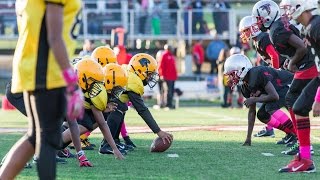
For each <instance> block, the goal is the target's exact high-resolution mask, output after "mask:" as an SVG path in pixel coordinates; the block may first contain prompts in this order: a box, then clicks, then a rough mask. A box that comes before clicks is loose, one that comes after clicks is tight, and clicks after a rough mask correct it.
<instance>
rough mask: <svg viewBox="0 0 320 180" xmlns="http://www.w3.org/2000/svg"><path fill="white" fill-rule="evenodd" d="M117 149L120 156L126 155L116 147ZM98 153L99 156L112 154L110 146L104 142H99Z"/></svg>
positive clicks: (124, 151) (125, 152)
mask: <svg viewBox="0 0 320 180" xmlns="http://www.w3.org/2000/svg"><path fill="white" fill-rule="evenodd" d="M117 148H118V149H119V151H120V152H121V154H122V155H127V151H126V150H124V149H122V148H119V147H118V146H117ZM99 153H100V154H113V149H112V148H111V146H110V145H109V144H108V143H107V142H105V141H104V140H103V141H102V142H101V145H100V148H99Z"/></svg>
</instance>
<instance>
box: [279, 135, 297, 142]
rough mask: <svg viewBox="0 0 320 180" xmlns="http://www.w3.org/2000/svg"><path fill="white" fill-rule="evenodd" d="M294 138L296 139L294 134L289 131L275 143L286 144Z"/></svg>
mask: <svg viewBox="0 0 320 180" xmlns="http://www.w3.org/2000/svg"><path fill="white" fill-rule="evenodd" d="M296 140H297V138H296V135H294V134H291V133H289V134H287V135H286V136H285V137H284V138H282V139H281V140H280V141H278V142H277V144H288V143H290V142H291V141H296Z"/></svg>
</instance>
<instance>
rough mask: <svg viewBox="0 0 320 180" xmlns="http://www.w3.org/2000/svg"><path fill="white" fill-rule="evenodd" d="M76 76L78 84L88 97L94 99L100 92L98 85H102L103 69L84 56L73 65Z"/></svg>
mask: <svg viewBox="0 0 320 180" xmlns="http://www.w3.org/2000/svg"><path fill="white" fill-rule="evenodd" d="M75 70H76V72H77V75H78V84H79V86H80V87H81V88H82V90H83V91H84V92H88V94H89V97H91V98H92V97H95V96H96V95H98V94H99V93H100V92H101V90H102V89H101V88H100V87H99V86H98V84H99V83H102V84H103V83H104V73H103V68H102V67H101V65H100V64H99V63H97V62H96V61H94V60H93V59H92V58H91V57H90V56H85V57H83V58H82V59H81V61H79V62H78V63H77V64H76V65H75Z"/></svg>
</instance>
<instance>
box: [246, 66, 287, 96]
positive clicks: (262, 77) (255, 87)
mask: <svg viewBox="0 0 320 180" xmlns="http://www.w3.org/2000/svg"><path fill="white" fill-rule="evenodd" d="M245 79H248V82H247V83H244V84H243V85H242V86H241V92H242V94H243V96H244V97H246V98H249V97H250V94H251V93H255V92H257V91H260V92H261V93H262V94H266V91H265V89H264V88H265V86H266V85H267V83H268V82H271V83H272V85H273V86H274V88H275V89H276V91H277V92H279V91H281V90H282V89H286V88H288V85H289V84H291V82H292V79H293V74H292V73H290V72H289V71H285V70H278V69H274V68H271V67H266V66H256V67H253V68H252V69H250V70H249V72H248V73H247V75H246V77H245Z"/></svg>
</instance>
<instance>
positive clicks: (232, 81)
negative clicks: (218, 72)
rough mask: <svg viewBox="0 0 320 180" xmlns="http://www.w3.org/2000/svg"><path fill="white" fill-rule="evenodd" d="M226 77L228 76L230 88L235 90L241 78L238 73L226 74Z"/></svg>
mask: <svg viewBox="0 0 320 180" xmlns="http://www.w3.org/2000/svg"><path fill="white" fill-rule="evenodd" d="M224 75H225V76H227V78H228V79H227V84H228V86H229V87H231V89H234V87H235V86H236V85H238V83H239V81H240V77H239V76H238V71H237V70H235V71H230V72H228V73H226V74H224Z"/></svg>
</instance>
